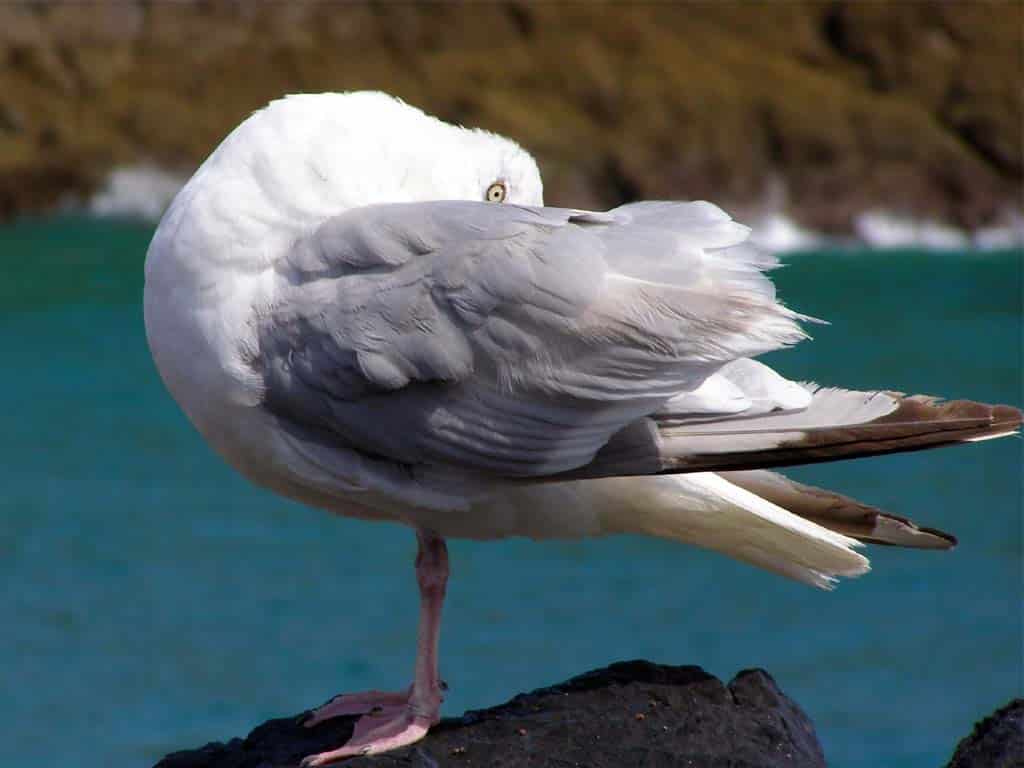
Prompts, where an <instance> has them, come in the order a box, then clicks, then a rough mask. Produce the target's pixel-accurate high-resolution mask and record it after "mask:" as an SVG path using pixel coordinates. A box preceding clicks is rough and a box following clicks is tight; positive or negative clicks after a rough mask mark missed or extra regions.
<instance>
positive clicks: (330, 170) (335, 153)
mask: <svg viewBox="0 0 1024 768" xmlns="http://www.w3.org/2000/svg"><path fill="white" fill-rule="evenodd" d="M208 164H211V165H212V166H213V168H220V169H224V175H225V176H232V177H235V179H236V181H237V182H238V183H239V184H244V185H246V186H249V187H252V188H256V189H258V192H257V193H256V194H255V197H256V198H260V199H262V200H263V202H264V203H270V207H271V208H277V209H279V210H280V211H282V212H284V211H287V215H288V217H289V218H290V219H291V220H292V221H295V220H296V218H304V219H308V220H314V219H320V218H323V217H324V216H331V215H334V214H337V213H340V212H342V211H344V210H347V209H349V208H356V207H359V206H363V205H371V204H374V203H398V202H422V201H427V200H479V201H481V202H492V203H502V202H504V203H514V204H520V205H543V188H542V184H541V179H540V172H539V171H538V169H537V163H536V162H535V161H534V159H533V157H532V156H531V155H530V154H529V153H528V152H527V151H526V150H524V149H523V148H522V147H520V146H519V145H518V144H516V143H515V142H513V141H511V140H509V139H506V138H504V137H502V136H498V135H496V134H493V133H489V132H487V131H483V130H480V129H470V128H463V127H461V126H456V125H450V124H448V123H445V122H443V121H441V120H438V119H437V118H435V117H431V116H430V115H427V114H425V113H424V112H423V111H421V110H419V109H417V108H416V107H413V106H410V105H408V104H406V103H404V102H402V101H400V100H399V99H396V98H394V97H392V96H388V95H387V94H384V93H379V92H372V91H360V92H353V93H323V94H302V95H296V96H288V97H286V98H284V99H280V100H278V101H275V102H272V103H271V104H270V105H269V106H267V107H266V108H264V109H262V110H260V111H259V112H256V113H255V114H253V115H252V116H251V117H250V118H249V119H248V120H246V121H245V122H244V123H242V125H240V126H239V127H238V128H237V129H236V130H235V131H234V132H233V133H232V134H231V136H229V137H228V138H227V139H226V140H225V141H224V143H223V144H222V145H221V147H220V148H219V149H218V150H217V152H216V153H214V156H212V157H211V158H210V161H208ZM211 170H212V169H211ZM218 175H220V174H218ZM235 201H236V203H235V204H237V201H238V198H237V197H236V198H235ZM303 214H305V215H303Z"/></svg>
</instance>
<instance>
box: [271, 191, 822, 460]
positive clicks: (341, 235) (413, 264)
mask: <svg viewBox="0 0 1024 768" xmlns="http://www.w3.org/2000/svg"><path fill="white" fill-rule="evenodd" d="M746 234H747V230H746V228H745V227H742V226H740V225H738V224H735V223H734V222H732V221H731V220H730V219H729V217H728V216H727V215H726V214H725V213H723V212H722V211H720V210H719V209H718V208H716V207H714V206H711V205H709V204H705V203H689V204H685V203H638V204H633V205H629V206H623V207H622V208H618V209H614V210H612V211H609V212H607V213H602V214H591V213H586V212H579V211H571V210H563V209H555V208H525V207H516V206H500V205H492V204H486V203H472V202H455V201H448V202H433V203H416V204H388V205H375V206H368V207H365V208H359V209H354V210H351V211H348V212H346V213H343V214H341V215H339V216H336V217H334V218H332V219H330V220H328V221H326V222H324V223H323V224H322V225H321V226H320V227H319V228H318V229H317V230H316V231H315V232H313V233H312V234H311V235H310V236H309V237H308V238H306V239H304V240H302V241H300V242H299V243H297V244H296V245H295V247H294V248H293V249H292V251H291V253H290V254H289V257H288V258H287V259H286V260H285V261H284V262H283V263H282V264H281V265H279V267H278V270H279V273H280V275H281V277H282V278H283V279H282V280H281V284H280V287H279V289H278V291H277V295H276V296H275V298H274V302H273V305H272V306H270V307H265V308H262V309H261V310H260V311H259V312H258V313H257V318H256V321H257V324H258V333H259V347H260V348H259V354H258V355H257V356H256V357H255V360H254V365H255V366H256V367H257V369H258V371H259V373H260V374H261V375H262V376H263V378H264V381H265V383H266V402H265V405H266V406H267V407H268V408H270V409H271V410H272V411H273V412H274V413H276V414H277V415H278V417H279V418H281V419H282V420H284V422H285V423H287V422H288V421H291V422H294V423H296V424H301V425H304V426H305V427H307V428H315V429H317V430H319V431H320V432H321V433H324V434H325V435H329V436H331V439H337V440H340V441H341V442H342V443H343V444H344V445H345V446H346V447H348V448H355V449H356V450H358V451H361V452H364V453H366V454H369V455H374V456H377V457H381V458H386V459H391V460H394V461H397V462H403V463H409V464H440V465H456V466H462V467H467V468H473V469H477V470H484V471H487V472H493V473H497V474H501V475H511V476H536V475H544V474H551V473H556V472H561V471H565V470H569V469H572V468H575V467H579V466H581V465H583V464H586V463H587V462H589V461H590V459H591V458H592V457H593V456H594V454H595V453H596V452H597V451H598V450H599V449H600V448H601V446H602V445H604V444H605V442H607V440H608V439H609V438H610V437H611V435H613V434H614V433H616V432H618V431H619V430H620V429H622V428H623V427H624V426H626V425H627V424H629V423H630V422H631V421H633V420H634V419H637V418H639V417H642V416H644V415H646V414H649V413H651V412H653V411H655V410H657V409H658V408H659V407H660V406H661V404H662V403H664V402H665V401H666V400H668V399H669V398H670V397H672V396H673V395H675V394H677V393H679V392H681V391H687V390H690V389H693V388H695V387H696V386H698V385H699V384H700V383H701V382H702V381H703V380H704V379H705V378H706V377H707V376H708V375H709V374H710V373H712V372H713V371H715V370H716V369H717V368H719V367H721V366H722V365H723V364H725V363H727V362H729V361H730V360H733V359H735V358H737V357H743V356H747V355H752V354H757V353H759V352H763V351H767V350H770V349H775V348H778V347H780V346H783V345H786V344H789V343H793V342H795V341H797V340H799V339H800V338H802V337H803V334H802V332H801V331H800V329H799V327H798V326H797V324H796V322H795V321H796V318H797V316H796V315H794V314H793V313H792V312H790V311H789V310H787V309H785V308H784V307H782V306H781V305H779V304H777V303H776V302H775V298H774V290H773V289H772V287H771V283H770V281H768V280H767V278H765V277H764V275H763V274H762V273H761V271H760V270H761V269H764V268H767V267H770V266H771V260H770V259H765V258H764V257H763V256H761V255H759V254H756V253H754V252H752V251H749V250H741V249H738V248H730V246H736V245H738V244H739V243H740V242H742V240H743V239H744V238H745V237H746ZM707 249H718V250H714V251H710V250H707ZM723 249H724V250H723Z"/></svg>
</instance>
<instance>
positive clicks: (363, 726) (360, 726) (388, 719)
mask: <svg viewBox="0 0 1024 768" xmlns="http://www.w3.org/2000/svg"><path fill="white" fill-rule="evenodd" d="M378 707H379V709H376V710H375V711H373V712H370V713H369V714H366V715H363V716H362V717H360V718H359V720H357V721H356V727H355V730H354V731H353V732H352V738H350V739H349V740H348V742H346V743H345V744H344V746H342V747H340V748H339V749H334V750H331V751H329V752H321V753H319V754H317V755H309V756H308V757H306V758H304V759H303V761H302V763H301V764H300V765H301V767H302V768H315V767H316V766H321V765H329V764H330V763H334V762H336V761H338V760H344V759H345V758H346V757H355V756H357V755H376V754H379V753H381V752H388V751H390V750H392V749H398V748H399V747H404V746H406V745H408V744H413V743H415V742H417V741H419V740H420V739H422V738H423V737H424V736H426V735H427V731H428V730H430V726H432V725H434V724H435V723H437V722H438V721H439V720H440V716H439V714H438V712H439V709H440V701H438V705H437V706H434V707H430V708H429V709H431V710H432V711H427V712H416V710H415V709H414V707H413V705H412V704H411V703H407V702H405V701H403V703H402V704H401V705H398V706H395V705H378Z"/></svg>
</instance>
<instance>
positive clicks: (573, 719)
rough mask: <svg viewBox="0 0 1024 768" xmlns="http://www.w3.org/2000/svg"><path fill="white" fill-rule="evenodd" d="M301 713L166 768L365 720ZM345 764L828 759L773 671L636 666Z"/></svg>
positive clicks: (334, 738) (466, 718)
mask: <svg viewBox="0 0 1024 768" xmlns="http://www.w3.org/2000/svg"><path fill="white" fill-rule="evenodd" d="M301 720H302V716H299V717H289V718H282V719H279V720H270V721H268V722H266V723H264V724H263V725H260V726H258V727H257V728H256V729H255V730H253V731H252V733H250V734H249V736H248V737H246V738H245V739H232V740H231V741H229V742H227V743H226V744H208V745H206V746H205V747H202V748H201V749H197V750H191V751H184V752H175V753H173V754H171V755H168V756H167V757H165V758H164V759H163V760H161V761H160V762H159V763H158V764H157V768H199V767H200V766H202V767H203V768H271V767H273V768H286V767H287V766H295V765H297V764H298V762H299V760H301V759H302V758H303V757H304V756H305V755H308V754H311V753H315V752H321V751H324V750H327V749H333V748H335V747H337V746H339V745H341V744H342V743H343V742H344V741H345V740H347V739H348V737H349V735H350V733H351V731H352V724H353V721H354V719H353V718H338V719H336V720H333V721H329V722H326V723H323V724H321V725H319V726H317V727H316V728H312V729H306V728H304V727H303V726H302V725H301ZM344 765H345V766H346V767H347V768H370V767H371V766H378V767H380V766H416V767H417V768H419V767H421V766H422V767H423V768H426V766H490V767H491V768H512V766H530V768H544V767H545V766H551V768H555V767H556V766H557V767H558V768H567V767H568V766H587V767H588V768H604V767H607V768H621V767H622V766H648V767H649V768H657V767H658V766H699V767H700V768H715V767H716V766H717V767H720V768H726V766H728V767H729V768H770V767H771V768H774V767H775V766H780V767H781V766H787V768H795V767H799V766H814V767H815V768H817V767H818V766H824V765H825V758H824V756H823V755H822V751H821V746H820V745H819V744H818V740H817V737H816V736H815V734H814V727H813V726H812V725H811V722H810V720H808V719H807V716H806V715H805V714H804V713H803V712H802V711H801V710H800V708H799V707H798V706H797V705H796V704H795V703H793V702H792V701H790V700H789V699H788V698H787V697H786V696H785V694H783V693H782V692H781V691H780V690H779V688H778V687H777V686H776V685H775V681H774V680H772V678H771V677H770V676H769V675H768V673H767V672H764V671H763V670H746V671H743V672H740V673H739V674H738V675H737V676H736V678H735V679H734V680H733V681H732V682H731V683H729V685H724V684H723V683H722V682H721V681H720V680H719V679H718V678H716V677H712V676H711V675H709V674H707V673H706V672H704V671H703V670H702V669H700V668H699V667H666V666H660V665H657V664H651V663H649V662H646V661H630V662H621V663H618V664H613V665H611V666H610V667H607V668H605V669H600V670H596V671H594V672H588V673H586V674H584V675H580V676H579V677H574V678H573V679H571V680H569V681H567V682H565V683H562V684H560V685H556V686H553V687H551V688H542V689H540V690H538V691H534V692H533V693H526V694H520V695H519V696H516V697H515V698H514V699H512V700H511V701H509V702H508V703H507V704H502V705H501V706H498V707H493V708H491V709H485V710H475V711H470V712H467V713H466V714H465V715H463V716H462V717H459V718H447V719H445V720H443V721H441V723H440V724H439V725H437V726H436V727H435V728H434V729H433V730H432V731H431V732H430V733H429V734H428V735H427V737H426V738H425V739H424V740H423V741H421V742H419V743H418V744H415V745H412V746H410V747H406V748H405V749H401V750H398V751H396V752H393V753H390V754H386V755H379V756H376V757H361V758H356V759H353V760H349V761H347V762H345V763H344Z"/></svg>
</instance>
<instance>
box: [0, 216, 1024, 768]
mask: <svg viewBox="0 0 1024 768" xmlns="http://www.w3.org/2000/svg"><path fill="white" fill-rule="evenodd" d="M151 231H152V230H151V228H150V227H149V226H148V225H143V224H136V223H130V222H118V221H110V220H95V219H88V218H74V217H62V218H55V219H38V220H25V221H21V222H18V223H15V224H13V225H8V226H6V227H2V228H0V270H2V272H0V274H2V277H0V349H3V351H4V363H3V370H2V373H3V376H2V378H0V393H2V395H3V397H2V400H0V402H2V403H3V407H4V416H3V425H4V426H3V436H4V438H5V439H4V440H2V441H0V487H2V488H3V492H2V493H0V611H2V617H3V618H2V620H0V681H2V683H3V690H4V691H5V692H6V695H5V696H4V697H3V699H2V700H0V722H2V723H3V724H4V726H5V727H4V731H5V734H6V735H5V736H4V738H3V739H0V766H3V767H6V766H21V765H26V764H28V763H29V762H38V760H39V756H40V755H41V754H45V756H46V757H45V762H46V764H48V765H61V766H86V767H90V768H91V767H95V768H99V767H100V766H103V767H104V768H107V767H112V768H118V767H120V766H126V767H127V766H139V765H148V764H152V763H153V762H155V761H156V760H157V759H158V758H160V757H161V756H162V755H163V754H165V753H166V752H168V751H171V750H174V749H180V748H185V747H192V746H198V745H200V744H202V743H205V742H206V741H209V740H213V739H226V738H229V737H232V736H235V735H244V734H245V733H246V732H247V730H248V728H250V727H251V726H253V725H255V724H257V723H259V722H262V721H263V720H264V719H266V718H268V717H271V716H281V715H285V714H290V713H295V712H298V711H300V710H302V709H303V708H305V707H309V706H311V705H315V704H317V703H319V702H321V701H323V700H325V699H326V698H328V697H329V696H331V695H333V694H334V693H337V692H340V691H344V690H359V689H363V688H367V687H378V688H399V687H402V686H404V685H405V684H406V683H407V682H408V676H409V674H410V672H411V662H412V654H413V645H414V632H415V623H416V589H415V581H414V578H413V572H412V557H413V554H414V551H415V543H414V537H413V536H412V534H411V532H409V531H407V530H405V529H402V528H399V527H393V526H385V525H374V524H369V523H363V522H358V521H351V520H345V519H339V518H335V517H331V516H328V515H325V514H322V513H319V512H317V511H314V510H310V509H305V508H303V507H300V506H298V505H295V504H292V503H289V502H285V501H282V500H280V499H277V498H275V497H273V496H271V495H269V494H268V493H265V492H263V491H260V490H257V489H255V488H253V487H251V486H249V485H248V484H247V483H246V482H245V481H244V480H242V479H241V478H239V477H238V476H236V475H235V474H234V473H233V472H232V471H231V470H230V469H228V468H227V467H226V466H225V465H224V464H222V463H221V462H220V460H219V459H218V458H217V457H216V456H214V455H213V454H212V453H211V451H210V450H209V449H208V448H207V447H206V446H205V445H204V443H203V442H202V441H201V439H200V438H199V437H198V436H197V435H196V434H195V433H194V432H193V431H192V429H191V427H190V426H189V424H188V423H187V422H186V420H185V418H184V416H183V415H182V414H181V413H180V412H179V411H178V409H177V407H176V406H175V405H174V404H173V402H172V401H171V399H170V397H169V396H168V395H167V394H166V392H165V391H164V389H163V387H162V385H161V383H160V381H159V379H158V377H157V374H156V372H155V370H154V369H153V366H152V364H151V362H150V359H149V355H148V352H147V349H146V345H145V338H144V333H143V327H142V312H141V303H140V297H141V291H142V262H143V254H144V251H145V247H146V245H147V242H148V238H149V236H150V234H151ZM1022 257H1024V253H1022V252H1021V251H1020V250H1016V251H1001V252H988V253H972V252H941V253H922V252H915V251H899V252H880V251H873V252H871V251H860V252H855V251H832V252H816V253H803V254H798V255H793V256H791V257H789V258H788V259H787V263H788V266H787V267H786V268H785V269H782V270H779V271H778V272H776V273H775V275H774V277H775V280H776V282H777V283H778V284H779V286H780V292H781V294H782V296H783V298H784V299H785V300H786V301H787V302H788V303H789V304H790V305H791V306H793V307H795V308H797V309H799V310H801V311H804V312H806V313H809V314H812V315H816V316H819V317H823V318H827V319H829V320H830V321H831V322H832V324H831V325H828V326H819V327H814V328H812V329H811V330H812V332H813V333H814V335H815V337H816V340H815V341H814V342H808V343H805V344H803V345H801V346H800V347H798V348H797V349H794V350H790V351H787V352H783V353H779V354H776V355H774V356H772V357H771V359H770V360H769V362H770V363H771V364H773V365H775V366H777V367H778V368H779V369H780V370H782V371H783V372H784V373H785V374H787V375H789V376H791V377H794V378H807V379H815V380H817V381H819V382H822V383H826V384H842V385H845V386H852V387H862V388H875V387H885V388H894V389H901V390H904V391H920V392H929V393H937V394H943V395H947V396H951V397H970V398H973V399H979V400H987V401H993V402H994V401H999V402H1008V403H1013V404H1016V405H1018V406H1019V405H1021V404H1022V392H1021V350H1022V338H1021V333H1022V309H1021V301H1022V299H1021V296H1022V285H1021V274H1022V260H1024V258H1022ZM1021 449H1022V443H1021V441H1020V440H1018V439H1009V440H1001V441H995V442H989V443H981V444H978V445H975V446H970V447H958V448H952V449H946V450H943V451H936V452H928V453H920V454H908V455H901V456H893V457H886V458H881V459H868V460H860V461H855V462H848V463H844V464H833V465H824V466H817V467H813V468H805V469H801V470H799V471H794V472H792V474H793V475H794V476H797V477H798V478H799V479H801V480H804V481H807V482H812V483H815V484H818V485H823V486H827V487H831V488H835V489H837V490H840V491H843V492H845V493H848V494H850V495H854V496H857V497H859V498H862V499H863V500H865V501H868V502H871V503H874V504H877V505H879V506H881V507H883V508H887V509H889V510H891V511H894V512H898V513H901V514H904V515H907V516H910V517H913V518H915V519H917V520H919V521H921V522H923V523H927V524H929V525H933V526H936V527H939V528H943V529H946V530H949V531H951V532H954V533H956V534H957V535H958V536H959V537H960V541H961V544H960V546H959V547H958V548H957V549H956V550H955V551H953V552H947V553H927V552H914V551H905V550H894V549H883V548H874V549H872V550H871V551H870V555H871V557H872V561H873V571H872V572H871V573H870V574H868V575H867V576H865V577H863V578H861V579H856V580H853V581H849V582H844V583H843V584H842V585H840V587H839V589H837V590H836V591H835V592H833V593H823V592H818V591H815V590H812V589H810V588H808V587H804V586H802V585H799V584H794V583H790V582H787V581H785V580H783V579H781V578H779V577H776V576H773V575H770V574H766V573H762V572H760V571H756V570H754V569H752V568H750V567H747V566H745V565H742V564H739V563H735V562H732V561H730V560H727V559H725V558H723V557H720V556H717V555H714V554H710V553H707V552H703V551H699V550H695V549H690V548H686V547H683V546H680V545H676V544H673V543H670V542H664V541H658V540H650V539H642V538H628V537H622V538H610V539H605V540H597V541H586V542H562V543H544V544H537V543H533V542H528V541H519V540H516V541H505V542H495V543H486V544H480V543H472V542H459V541H456V542H452V544H451V553H452V580H451V584H450V591H449V599H448V602H447V605H446V608H445V622H444V628H443V637H442V675H443V677H444V678H445V679H446V681H447V682H448V684H449V686H450V691H449V697H448V701H447V702H446V704H445V712H446V713H448V714H458V713H460V712H461V711H463V710H464V709H466V708H471V707H483V706H487V705H491V704H496V703H499V702H502V701H504V700H506V699H507V698H509V697H511V696H512V695H513V694H515V693H516V692H518V691H521V690H527V689H531V688H534V687H538V686H542V685H547V684H551V683H554V682H557V681H560V680H562V679H565V678H567V677H569V676H571V675H574V674H577V673H580V672H583V671H585V670H588V669H591V668H594V667H598V666H602V665H605V664H608V663H610V662H612V661H616V660H621V659H629V658H636V657H644V658H648V659H651V660H654V661H657V662H662V663H670V664H699V665H701V666H703V667H705V668H706V669H708V670H709V671H710V672H712V673H714V674H717V675H719V676H721V677H723V678H726V679H728V678H730V677H731V676H732V675H733V674H735V673H736V672H737V671H738V670H740V669H743V668H746V667H752V666H760V667H764V668H766V669H768V670H769V671H770V672H771V673H772V675H773V676H774V677H775V678H776V680H777V681H778V682H779V684H780V685H781V687H782V688H783V690H785V691H786V692H787V693H788V694H789V695H790V696H792V697H793V698H794V699H796V700H797V701H798V702H799V703H800V704H801V706H803V707H804V709H805V710H806V711H807V712H808V714H809V715H810V717H811V718H812V719H813V721H814V723H815V725H816V727H817V730H818V733H819V736H820V738H821V740H822V742H823V745H824V748H825V753H826V755H827V756H828V759H829V763H830V765H832V766H836V767H837V768H877V766H882V765H885V766H907V767H909V768H918V767H920V768H924V767H925V766H929V767H933V766H937V765H941V764H944V763H945V761H946V760H947V759H948V758H949V756H950V754H951V753H952V750H953V748H954V746H955V745H956V743H957V741H958V740H959V739H960V738H961V737H963V736H964V735H965V734H966V733H967V732H968V731H969V730H970V728H971V725H972V724H973V723H974V721H976V720H977V719H979V718H980V717H982V716H984V715H986V714H988V713H989V712H991V711H992V710H993V709H994V708H996V707H997V706H999V705H1002V704H1003V703H1005V702H1006V701H1007V700H1008V699H1009V698H1010V697H1012V696H1019V695H1021V693H1022V689H1024V682H1022V661H1021V653H1022V628H1021V610H1022V601H1021V596H1022V584H1021V576H1022V559H1021V547H1022V545H1021V534H1022V530H1021V510H1022V499H1021V466H1022V463H1021V459H1022V452H1021Z"/></svg>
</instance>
